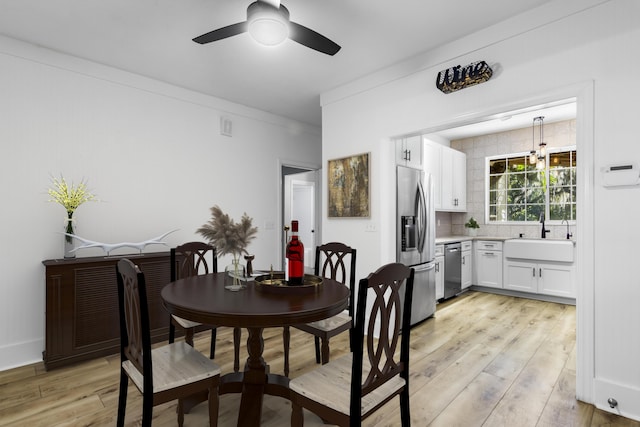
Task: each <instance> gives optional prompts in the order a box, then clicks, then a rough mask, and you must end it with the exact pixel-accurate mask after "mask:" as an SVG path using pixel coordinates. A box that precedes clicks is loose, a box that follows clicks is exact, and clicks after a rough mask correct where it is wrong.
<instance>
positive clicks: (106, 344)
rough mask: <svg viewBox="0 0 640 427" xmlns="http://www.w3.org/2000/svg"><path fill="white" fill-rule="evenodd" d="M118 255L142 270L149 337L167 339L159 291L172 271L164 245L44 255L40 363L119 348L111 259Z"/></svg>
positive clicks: (90, 356)
mask: <svg viewBox="0 0 640 427" xmlns="http://www.w3.org/2000/svg"><path fill="white" fill-rule="evenodd" d="M122 258H128V259H130V260H131V261H133V262H134V263H135V264H137V265H138V266H139V267H140V270H142V272H143V273H144V275H145V279H146V283H147V297H148V299H149V317H150V324H151V340H152V342H158V341H162V340H167V339H168V337H169V314H168V313H167V311H166V310H165V308H164V306H163V305H162V298H161V296H160V291H161V290H162V288H163V287H164V286H165V285H166V284H167V283H169V279H170V274H171V273H170V256H169V252H168V251H167V252H157V253H147V254H142V255H139V254H132V255H122V256H109V257H87V258H73V259H55V260H46V261H43V264H44V266H45V270H46V313H45V320H46V326H45V329H46V331H45V350H44V353H43V360H44V366H45V369H47V370H49V369H53V368H58V367H60V366H65V365H69V364H72V363H75V362H79V361H81V360H87V359H93V358H96V357H101V356H106V355H109V354H116V353H119V352H120V319H119V317H118V289H117V285H116V264H117V263H118V261H119V260H120V259H122Z"/></svg>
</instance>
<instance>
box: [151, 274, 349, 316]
mask: <svg viewBox="0 0 640 427" xmlns="http://www.w3.org/2000/svg"><path fill="white" fill-rule="evenodd" d="M224 279H225V273H213V274H205V275H199V276H193V277H187V278H184V279H180V280H176V281H175V282H171V283H169V284H168V285H166V286H165V287H164V288H163V289H162V291H161V295H162V299H163V302H164V306H165V307H166V308H167V310H168V311H169V313H171V314H174V315H176V316H179V317H182V318H184V319H188V320H191V321H194V322H199V323H204V324H208V325H217V326H231V327H243V328H249V327H260V328H266V327H278V326H287V325H296V324H300V323H309V322H313V321H316V320H321V319H326V318H328V317H331V316H335V315H336V314H338V313H340V312H341V311H343V310H345V309H346V308H347V304H348V298H349V289H348V288H347V287H346V286H345V285H343V284H341V283H339V282H337V281H335V280H331V279H326V278H324V279H323V283H322V285H321V286H320V287H319V288H318V290H317V291H316V292H313V293H300V292H292V293H291V294H288V293H286V292H279V293H270V292H265V291H260V290H258V289H257V288H256V286H255V282H253V281H249V282H243V283H244V284H245V285H246V288H245V289H243V290H240V291H236V292H233V291H229V290H227V289H225V288H224V285H225V280H224Z"/></svg>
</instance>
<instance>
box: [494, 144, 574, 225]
mask: <svg viewBox="0 0 640 427" xmlns="http://www.w3.org/2000/svg"><path fill="white" fill-rule="evenodd" d="M576 147H577V146H576V145H567V146H563V147H547V152H546V155H545V169H544V180H545V185H544V198H545V202H544V215H545V218H550V206H551V203H550V200H549V184H548V180H549V176H550V174H549V171H550V169H549V157H550V155H551V154H555V153H562V152H575V153H576V156H577V148H576ZM528 156H529V151H523V152H516V153H509V154H499V155H493V156H487V157H485V173H484V177H485V185H484V190H485V195H484V196H485V197H484V199H485V203H484V206H485V212H484V214H485V221H486V223H487V224H490V225H523V224H534V223H535V222H536V221H526V220H525V221H497V220H492V219H491V217H490V212H491V204H490V200H491V188H490V186H491V174H490V168H491V167H490V162H491V161H493V160H508V159H517V158H520V157H524V158H525V160H526V161H528ZM569 167H570V168H573V170H574V177H576V179H577V161H575V160H574V161H573V162H572V165H571V166H569ZM570 187H572V195H573V196H574V199H575V196H577V195H576V192H577V182H573V183H572V184H571V185H570ZM525 188H528V187H525ZM572 204H573V205H574V206H575V207H576V209H577V202H572ZM576 217H577V211H576ZM564 221H565V220H564V219H563V220H557V219H554V220H551V219H547V220H545V222H546V223H547V224H550V225H560V224H562V223H564ZM568 223H569V224H570V225H575V223H576V218H573V219H570V220H568Z"/></svg>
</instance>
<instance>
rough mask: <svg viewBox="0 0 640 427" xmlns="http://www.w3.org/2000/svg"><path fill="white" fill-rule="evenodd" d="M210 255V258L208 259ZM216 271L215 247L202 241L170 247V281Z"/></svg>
mask: <svg viewBox="0 0 640 427" xmlns="http://www.w3.org/2000/svg"><path fill="white" fill-rule="evenodd" d="M209 257H211V259H208V258H209ZM217 272H218V259H217V256H216V248H215V247H213V246H211V245H209V244H207V243H204V242H189V243H184V244H182V245H179V246H176V247H175V248H171V281H172V282H173V281H175V280H178V279H180V278H183V277H190V276H196V275H198V274H209V273H217Z"/></svg>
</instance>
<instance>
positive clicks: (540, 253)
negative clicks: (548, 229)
mask: <svg viewBox="0 0 640 427" xmlns="http://www.w3.org/2000/svg"><path fill="white" fill-rule="evenodd" d="M573 246H574V242H573V241H572V240H564V239H562V240H560V239H522V238H518V239H508V240H505V242H504V247H503V252H504V256H505V257H506V258H520V259H533V260H539V261H557V262H573V257H574V250H573Z"/></svg>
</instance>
